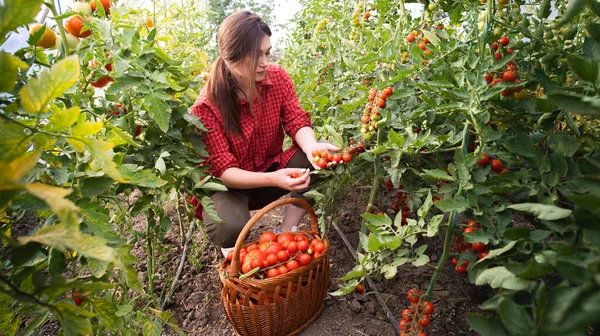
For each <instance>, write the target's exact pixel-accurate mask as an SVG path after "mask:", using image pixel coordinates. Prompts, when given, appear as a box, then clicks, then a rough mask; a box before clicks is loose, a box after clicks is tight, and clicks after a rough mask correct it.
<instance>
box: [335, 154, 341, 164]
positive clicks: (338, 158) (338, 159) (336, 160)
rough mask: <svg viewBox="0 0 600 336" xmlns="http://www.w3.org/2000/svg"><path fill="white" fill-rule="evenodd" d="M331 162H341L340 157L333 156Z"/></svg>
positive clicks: (337, 155)
mask: <svg viewBox="0 0 600 336" xmlns="http://www.w3.org/2000/svg"><path fill="white" fill-rule="evenodd" d="M333 161H335V162H340V161H342V157H341V156H340V155H339V154H336V155H334V156H333Z"/></svg>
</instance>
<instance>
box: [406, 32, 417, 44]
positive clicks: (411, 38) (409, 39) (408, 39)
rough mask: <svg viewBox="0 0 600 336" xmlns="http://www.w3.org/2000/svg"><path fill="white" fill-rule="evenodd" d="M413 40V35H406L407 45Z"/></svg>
mask: <svg viewBox="0 0 600 336" xmlns="http://www.w3.org/2000/svg"><path fill="white" fill-rule="evenodd" d="M414 40H415V35H413V34H408V36H407V37H406V41H408V42H409V43H410V42H412V41H414Z"/></svg>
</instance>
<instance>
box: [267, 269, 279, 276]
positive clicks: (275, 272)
mask: <svg viewBox="0 0 600 336" xmlns="http://www.w3.org/2000/svg"><path fill="white" fill-rule="evenodd" d="M280 274H281V273H280V272H279V270H278V269H277V268H271V269H270V270H269V271H268V272H267V277H268V278H274V277H276V276H279V275H280Z"/></svg>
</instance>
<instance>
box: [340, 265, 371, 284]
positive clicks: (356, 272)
mask: <svg viewBox="0 0 600 336" xmlns="http://www.w3.org/2000/svg"><path fill="white" fill-rule="evenodd" d="M363 275H365V268H364V267H363V266H362V265H361V264H358V265H356V266H354V268H353V269H352V270H351V271H350V272H348V273H346V275H344V276H343V277H341V278H338V280H340V281H348V280H352V279H358V278H361V277H362V276H363Z"/></svg>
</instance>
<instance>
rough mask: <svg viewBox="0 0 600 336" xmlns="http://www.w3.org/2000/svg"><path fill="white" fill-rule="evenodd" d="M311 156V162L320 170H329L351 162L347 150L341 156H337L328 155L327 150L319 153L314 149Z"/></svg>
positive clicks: (335, 154)
mask: <svg viewBox="0 0 600 336" xmlns="http://www.w3.org/2000/svg"><path fill="white" fill-rule="evenodd" d="M311 154H312V156H313V161H314V162H316V163H317V166H319V168H321V169H325V168H331V167H333V166H337V165H341V164H344V163H348V162H350V161H352V154H350V153H348V152H347V150H343V151H342V153H341V154H338V153H330V152H328V151H327V150H322V151H320V150H317V149H315V150H314V151H313V152H312V153H311Z"/></svg>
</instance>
